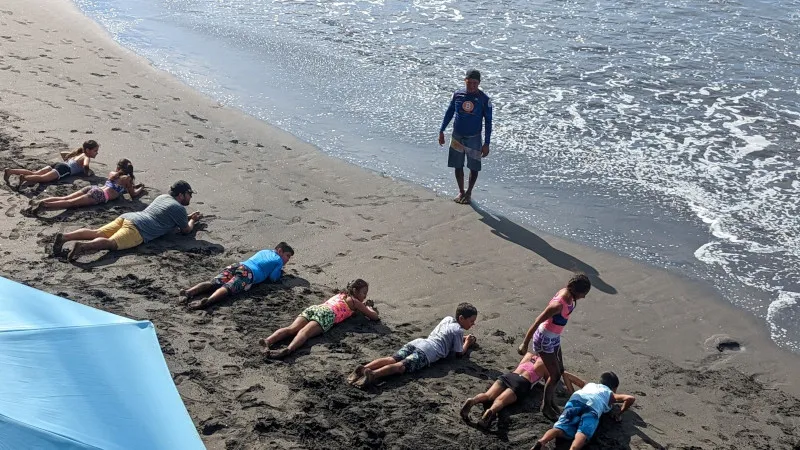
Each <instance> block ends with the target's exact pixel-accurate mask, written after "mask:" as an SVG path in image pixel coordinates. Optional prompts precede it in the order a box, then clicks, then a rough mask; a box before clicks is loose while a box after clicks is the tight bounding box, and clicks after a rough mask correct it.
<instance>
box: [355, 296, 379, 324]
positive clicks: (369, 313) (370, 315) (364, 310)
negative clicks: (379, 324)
mask: <svg viewBox="0 0 800 450" xmlns="http://www.w3.org/2000/svg"><path fill="white" fill-rule="evenodd" d="M353 306H355V307H356V311H358V312H360V313H361V314H364V316H366V318H367V319H369V320H381V318H380V316H379V315H378V311H375V309H373V308H372V307H371V306H367V305H365V304H363V303H361V302H360V301H358V300H356V299H353Z"/></svg>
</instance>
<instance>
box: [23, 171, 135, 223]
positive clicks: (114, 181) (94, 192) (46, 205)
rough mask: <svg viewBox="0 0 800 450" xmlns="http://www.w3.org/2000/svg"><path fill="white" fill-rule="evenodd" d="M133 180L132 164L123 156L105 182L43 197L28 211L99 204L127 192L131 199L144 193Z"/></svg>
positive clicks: (34, 213) (34, 212) (35, 211)
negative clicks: (55, 195)
mask: <svg viewBox="0 0 800 450" xmlns="http://www.w3.org/2000/svg"><path fill="white" fill-rule="evenodd" d="M135 180H136V177H135V176H134V175H133V164H131V162H130V160H128V159H126V158H123V159H120V160H119V162H117V170H115V171H113V172H109V174H108V180H106V182H105V184H102V185H98V186H86V187H85V188H83V189H81V190H79V191H75V192H73V193H72V194H69V195H65V196H63V197H47V198H44V199H42V200H40V201H38V202H36V203H35V204H34V205H33V206H31V208H30V209H29V212H30V214H33V215H36V214H38V213H39V212H40V211H42V210H49V209H73V208H82V207H85V206H94V205H101V204H103V203H107V202H110V201H112V200H116V199H118V198H120V197H122V195H123V194H128V195H130V197H131V199H135V198H137V197H140V196H142V195H143V194H144V193H145V190H144V185H142V184H135V183H134V182H135Z"/></svg>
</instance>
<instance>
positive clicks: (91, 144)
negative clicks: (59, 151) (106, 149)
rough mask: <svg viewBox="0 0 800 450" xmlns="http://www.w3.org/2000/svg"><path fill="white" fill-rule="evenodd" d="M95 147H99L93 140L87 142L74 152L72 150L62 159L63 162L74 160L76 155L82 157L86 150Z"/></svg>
mask: <svg viewBox="0 0 800 450" xmlns="http://www.w3.org/2000/svg"><path fill="white" fill-rule="evenodd" d="M97 147H99V145H98V144H97V142H95V141H93V140H88V141H86V142H84V143H83V145H82V146H81V147H80V148H78V149H76V150H73V151H71V152H70V153H68V154H67V155H66V156H65V157H64V161H69V160H70V159H72V158H75V157H76V156H78V155H83V154H84V153H86V150H94V149H96V148H97Z"/></svg>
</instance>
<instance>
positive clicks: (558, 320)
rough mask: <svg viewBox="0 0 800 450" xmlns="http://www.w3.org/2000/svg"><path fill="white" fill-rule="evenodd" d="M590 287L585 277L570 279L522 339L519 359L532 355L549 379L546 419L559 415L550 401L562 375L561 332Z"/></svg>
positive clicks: (546, 386)
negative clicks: (527, 353) (537, 357)
mask: <svg viewBox="0 0 800 450" xmlns="http://www.w3.org/2000/svg"><path fill="white" fill-rule="evenodd" d="M591 288H592V283H591V282H590V281H589V278H588V277H587V276H586V275H584V274H578V275H575V276H573V277H572V278H571V279H570V280H569V282H568V283H567V287H565V288H563V289H561V290H560V291H558V293H556V295H555V296H554V297H553V298H552V299H551V300H550V303H549V304H548V305H547V308H545V310H544V311H542V313H541V314H539V317H537V318H536V321H535V322H533V325H531V327H530V328H529V329H528V332H527V333H526V334H525V339H524V340H523V342H522V344H521V345H520V346H519V348H518V349H517V351H518V352H519V354H520V355H524V354H525V353H526V352H530V353H535V354H537V355H539V358H541V359H542V362H544V365H545V367H546V368H547V372H548V373H549V374H550V377H549V378H548V379H547V382H546V383H545V386H544V399H543V400H542V414H544V415H545V417H547V418H548V419H552V420H556V419H557V418H558V415H559V414H560V413H559V411H558V407H557V406H556V404H555V401H554V400H553V393H554V391H555V389H556V384H558V381H559V380H560V379H561V374H562V373H564V361H563V357H562V356H561V332H562V331H563V330H564V327H565V326H566V325H567V321H568V320H569V316H570V314H572V311H573V310H574V309H575V306H576V305H577V302H578V300H580V299H582V298H584V297H586V294H588V293H589V290H590V289H591Z"/></svg>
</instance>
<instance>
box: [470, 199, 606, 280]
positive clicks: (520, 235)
mask: <svg viewBox="0 0 800 450" xmlns="http://www.w3.org/2000/svg"><path fill="white" fill-rule="evenodd" d="M471 206H472V209H474V210H475V212H477V213H478V214H480V215H481V219H480V220H481V222H483V223H485V224H486V225H488V226H489V227H491V228H492V233H493V234H495V235H496V236H499V237H501V238H503V239H505V240H507V241H510V242H513V243H515V244H517V245H519V246H521V247H524V248H527V249H528V250H530V251H532V252H534V253H536V254H537V255H539V256H541V257H542V258H544V259H546V260H547V261H548V262H549V263H550V264H553V265H555V266H558V267H560V268H562V269H566V270H569V271H572V272H582V273H585V274H586V276H588V277H589V280H591V282H592V287H595V288H597V289H599V290H601V291H603V292H605V293H606V294H616V293H617V290H616V289H615V288H614V287H613V286H611V285H609V284H608V283H606V282H605V281H603V280H602V279H601V278H600V273H599V272H598V271H597V269H595V268H594V267H592V266H590V265H589V264H587V263H585V262H583V261H581V260H580V259H578V258H576V257H574V256H572V255H570V254H568V253H565V252H563V251H561V250H558V249H556V248H553V247H552V246H551V245H550V244H548V243H547V242H546V241H545V240H544V239H542V238H540V237H539V236H537V235H536V234H535V233H533V232H531V231H530V230H528V229H526V228H525V227H523V226H521V225H518V224H516V223H514V222H512V221H510V220H509V219H508V218H506V217H505V216H501V215H498V214H493V213H490V212H489V211H487V210H485V209H483V208H481V207H480V206H478V205H476V204H475V203H474V202H473V203H472V204H471Z"/></svg>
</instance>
